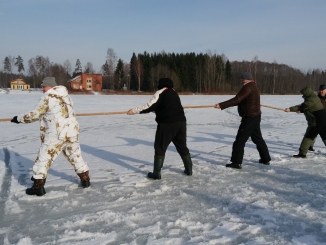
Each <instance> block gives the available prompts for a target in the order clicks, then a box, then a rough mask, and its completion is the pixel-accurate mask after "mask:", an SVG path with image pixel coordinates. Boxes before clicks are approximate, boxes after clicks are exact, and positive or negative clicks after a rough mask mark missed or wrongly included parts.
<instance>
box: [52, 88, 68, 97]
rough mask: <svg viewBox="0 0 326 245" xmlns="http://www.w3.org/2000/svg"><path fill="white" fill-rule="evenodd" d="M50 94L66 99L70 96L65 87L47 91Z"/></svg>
mask: <svg viewBox="0 0 326 245" xmlns="http://www.w3.org/2000/svg"><path fill="white" fill-rule="evenodd" d="M47 93H48V94H53V95H58V96H61V97H65V96H67V95H68V90H67V88H66V87H65V86H55V87H53V88H51V89H49V90H48V91H47Z"/></svg>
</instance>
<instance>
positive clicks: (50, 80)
mask: <svg viewBox="0 0 326 245" xmlns="http://www.w3.org/2000/svg"><path fill="white" fill-rule="evenodd" d="M41 86H42V87H54V86H57V83H56V82H55V78H54V77H46V78H44V79H43V81H42V84H41Z"/></svg>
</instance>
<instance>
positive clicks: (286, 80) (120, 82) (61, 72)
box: [0, 48, 326, 94]
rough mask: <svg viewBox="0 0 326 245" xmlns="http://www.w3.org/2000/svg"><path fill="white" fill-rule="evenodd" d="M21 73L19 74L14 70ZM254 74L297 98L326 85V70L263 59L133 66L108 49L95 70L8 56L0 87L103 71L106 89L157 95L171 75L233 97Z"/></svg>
mask: <svg viewBox="0 0 326 245" xmlns="http://www.w3.org/2000/svg"><path fill="white" fill-rule="evenodd" d="M15 68H16V70H17V72H14V70H15ZM244 71H249V72H251V73H252V75H253V78H254V80H255V81H256V83H257V85H258V86H259V88H260V91H261V93H262V94H297V93H299V91H300V89H301V88H303V87H311V88H312V89H314V90H317V89H318V87H319V85H320V84H326V80H325V72H326V70H320V69H311V70H308V71H301V70H299V69H296V68H293V67H291V66H289V65H286V64H278V63H277V62H276V61H274V62H273V63H269V62H264V61H260V60H259V59H258V56H255V57H254V58H253V59H252V60H250V61H245V60H243V61H229V60H228V59H227V57H226V56H225V55H224V54H222V55H219V54H214V53H211V52H207V53H200V54H195V53H186V54H177V53H165V52H164V51H162V52H161V53H153V54H149V53H147V52H144V53H142V54H135V53H133V54H132V57H131V59H130V62H129V63H126V62H124V61H122V60H121V59H119V58H118V57H117V55H116V53H115V52H114V50H113V49H111V48H109V49H108V50H107V56H106V60H105V63H104V64H103V65H102V67H101V70H100V71H95V70H94V68H93V65H92V63H91V62H87V63H86V65H84V67H82V64H81V62H80V60H79V59H77V61H76V64H75V67H74V68H73V66H72V64H71V62H70V61H69V60H66V61H65V62H64V63H63V64H58V63H53V62H50V59H49V58H48V57H43V56H36V57H35V58H31V59H29V60H28V62H27V67H26V69H25V66H24V61H23V59H22V57H21V56H18V57H12V56H7V57H5V58H4V61H3V68H2V69H1V71H0V87H4V88H10V81H12V80H14V79H16V78H19V77H21V78H23V79H24V80H25V81H26V82H27V83H29V84H30V85H31V88H39V87H40V84H41V81H42V80H43V78H44V77H47V76H53V77H55V78H56V81H57V83H58V84H60V85H65V86H67V81H69V80H70V79H71V78H73V77H74V76H76V74H78V73H80V72H84V73H101V74H102V75H103V86H102V88H103V90H105V91H119V90H122V89H123V88H124V89H126V90H128V91H138V92H140V91H143V92H153V91H156V90H157V82H158V80H159V78H162V77H170V78H171V79H172V80H173V81H174V86H175V90H176V91H178V92H191V93H198V94H232V93H236V92H237V91H238V90H239V89H240V87H241V86H242V85H241V83H240V75H241V74H242V73H243V72H244Z"/></svg>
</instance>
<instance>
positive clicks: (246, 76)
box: [241, 71, 253, 80]
mask: <svg viewBox="0 0 326 245" xmlns="http://www.w3.org/2000/svg"><path fill="white" fill-rule="evenodd" d="M241 79H245V80H253V78H252V75H251V73H250V72H247V71H246V72H244V73H242V74H241Z"/></svg>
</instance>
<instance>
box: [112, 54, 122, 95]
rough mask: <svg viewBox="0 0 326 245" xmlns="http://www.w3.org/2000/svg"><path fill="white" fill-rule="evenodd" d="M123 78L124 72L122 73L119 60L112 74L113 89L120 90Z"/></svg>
mask: <svg viewBox="0 0 326 245" xmlns="http://www.w3.org/2000/svg"><path fill="white" fill-rule="evenodd" d="M123 76H124V71H123V62H122V60H121V59H119V60H118V64H117V68H116V69H115V72H114V78H115V87H116V89H120V88H121V87H122V86H121V79H122V78H123Z"/></svg>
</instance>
